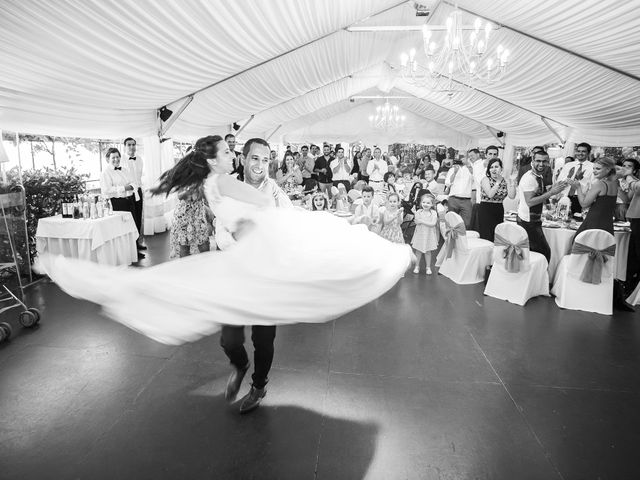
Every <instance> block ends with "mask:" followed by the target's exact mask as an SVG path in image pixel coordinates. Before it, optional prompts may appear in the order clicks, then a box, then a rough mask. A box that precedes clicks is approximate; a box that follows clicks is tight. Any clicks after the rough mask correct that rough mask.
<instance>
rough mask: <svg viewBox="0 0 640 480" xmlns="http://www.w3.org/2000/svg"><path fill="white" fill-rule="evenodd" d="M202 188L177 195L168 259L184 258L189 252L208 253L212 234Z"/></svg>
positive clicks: (210, 216) (211, 219)
mask: <svg viewBox="0 0 640 480" xmlns="http://www.w3.org/2000/svg"><path fill="white" fill-rule="evenodd" d="M212 221H213V218H212V215H211V214H210V213H209V209H208V207H207V204H206V201H205V199H204V191H203V188H202V186H200V187H199V188H198V187H196V188H191V189H188V190H185V191H183V192H181V193H180V194H178V204H177V205H176V208H175V209H174V211H173V221H172V222H171V234H170V236H169V258H176V257H186V256H188V255H191V252H193V251H196V252H200V253H202V252H208V251H209V249H210V245H209V238H210V237H211V234H212V233H213V232H212V230H213V228H212V226H211V222H212Z"/></svg>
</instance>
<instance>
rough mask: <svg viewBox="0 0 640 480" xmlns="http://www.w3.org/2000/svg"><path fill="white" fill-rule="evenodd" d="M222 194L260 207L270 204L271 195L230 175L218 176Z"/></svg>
mask: <svg viewBox="0 0 640 480" xmlns="http://www.w3.org/2000/svg"><path fill="white" fill-rule="evenodd" d="M217 182H218V190H219V192H220V195H222V196H225V197H230V198H233V199H235V200H239V201H241V202H246V203H251V204H253V205H257V206H259V207H264V206H268V205H269V202H270V198H269V195H267V194H265V193H263V192H261V191H260V190H257V189H255V188H254V187H252V186H250V185H247V184H246V183H244V182H241V181H239V180H236V179H235V178H233V177H231V176H229V175H219V176H218V178H217Z"/></svg>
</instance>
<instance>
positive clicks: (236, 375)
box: [224, 363, 250, 402]
mask: <svg viewBox="0 0 640 480" xmlns="http://www.w3.org/2000/svg"><path fill="white" fill-rule="evenodd" d="M249 366H250V364H249V363H247V365H246V366H245V367H244V368H238V367H236V366H234V367H233V372H231V375H229V379H228V380H227V388H226V390H225V391H224V398H225V400H226V401H227V402H233V401H234V400H235V399H236V396H237V395H238V391H239V390H240V385H242V379H243V378H244V376H245V374H246V373H247V370H249Z"/></svg>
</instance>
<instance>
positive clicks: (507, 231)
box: [484, 222, 549, 306]
mask: <svg viewBox="0 0 640 480" xmlns="http://www.w3.org/2000/svg"><path fill="white" fill-rule="evenodd" d="M548 267H549V264H548V263H547V259H546V258H545V257H544V255H542V254H540V253H537V252H532V251H530V250H529V237H528V236H527V232H526V230H525V229H524V228H522V227H521V226H520V225H516V224H515V223H513V222H503V223H501V224H499V225H498V226H496V229H495V239H494V247H493V267H492V268H491V274H490V275H489V281H488V282H487V286H486V288H485V289H484V294H485V295H488V296H490V297H494V298H499V299H501V300H506V301H508V302H511V303H515V304H517V305H522V306H524V304H525V303H527V301H528V300H529V299H530V298H533V297H537V296H539V295H544V296H547V297H548V296H549V272H548Z"/></svg>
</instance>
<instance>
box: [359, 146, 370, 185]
mask: <svg viewBox="0 0 640 480" xmlns="http://www.w3.org/2000/svg"><path fill="white" fill-rule="evenodd" d="M370 161H371V149H370V148H365V149H364V150H363V151H362V158H361V159H360V174H359V176H358V180H364V181H365V182H367V183H369V174H368V173H367V168H369V162H370Z"/></svg>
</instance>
